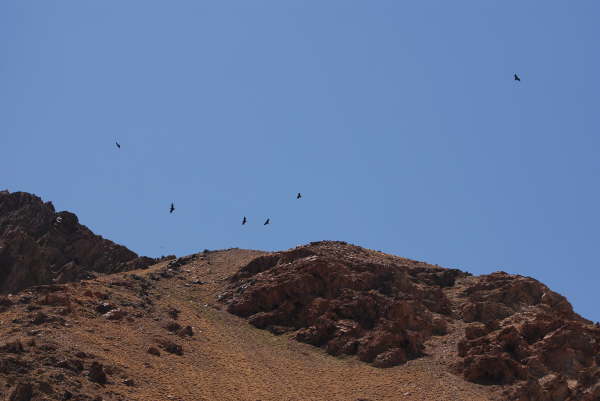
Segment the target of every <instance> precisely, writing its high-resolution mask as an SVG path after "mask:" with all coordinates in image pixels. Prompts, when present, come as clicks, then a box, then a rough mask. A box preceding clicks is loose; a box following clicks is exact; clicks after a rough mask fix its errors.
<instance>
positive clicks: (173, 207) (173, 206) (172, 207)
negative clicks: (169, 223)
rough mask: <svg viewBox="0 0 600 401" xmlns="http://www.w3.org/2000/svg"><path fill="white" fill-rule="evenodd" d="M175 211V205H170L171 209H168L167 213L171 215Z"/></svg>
mask: <svg viewBox="0 0 600 401" xmlns="http://www.w3.org/2000/svg"><path fill="white" fill-rule="evenodd" d="M174 211H175V205H174V204H172V203H171V208H170V209H169V213H173V212H174Z"/></svg>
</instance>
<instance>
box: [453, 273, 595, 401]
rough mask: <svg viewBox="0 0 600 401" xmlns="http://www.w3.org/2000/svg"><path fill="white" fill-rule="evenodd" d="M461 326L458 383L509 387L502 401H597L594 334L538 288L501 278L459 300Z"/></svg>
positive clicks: (481, 280) (478, 284)
mask: <svg viewBox="0 0 600 401" xmlns="http://www.w3.org/2000/svg"><path fill="white" fill-rule="evenodd" d="M458 301H459V305H460V306H459V313H460V316H459V317H462V319H463V320H464V321H466V322H474V323H471V324H470V325H469V326H467V329H466V330H465V337H464V338H463V339H462V340H461V341H460V343H459V344H458V352H459V356H460V357H462V358H463V359H462V361H461V363H460V365H459V369H460V370H462V372H463V374H464V377H465V378H466V379H467V380H469V381H473V382H476V383H482V384H513V383H516V385H515V386H514V387H512V388H511V389H509V390H507V391H506V397H507V398H508V399H515V400H520V401H553V400H573V401H575V400H600V328H599V327H597V326H594V325H592V324H591V322H589V321H587V320H585V319H583V318H581V317H580V316H579V315H577V314H576V313H574V312H573V310H572V308H571V305H570V304H569V302H568V301H567V300H566V299H565V298H564V297H562V296H561V295H559V294H557V293H555V292H552V291H550V290H549V289H548V287H546V286H544V285H543V284H541V283H540V282H538V281H536V280H534V279H531V278H528V277H522V276H515V275H510V274H506V273H503V272H498V273H493V274H490V275H487V276H481V277H478V278H477V280H473V281H472V282H471V283H469V284H467V285H466V286H465V288H464V290H463V291H462V292H461V293H460V294H459V298H458Z"/></svg>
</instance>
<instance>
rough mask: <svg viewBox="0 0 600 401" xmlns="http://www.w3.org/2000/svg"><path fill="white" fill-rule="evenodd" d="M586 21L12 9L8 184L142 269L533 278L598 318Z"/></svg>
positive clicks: (498, 7)
mask: <svg viewBox="0 0 600 401" xmlns="http://www.w3.org/2000/svg"><path fill="white" fill-rule="evenodd" d="M599 18H600V2H598V1H597V0H587V1H586V0H581V1H562V0H561V1H552V0H549V1H544V2H540V1H506V0H498V1H482V0H472V1H458V2H450V1H446V0H439V1H417V0H415V1H410V2H409V1H402V2H401V1H396V0H391V1H347V0H339V1H333V0H332V1H300V0H297V1H276V0H273V1H258V0H257V1H246V0H240V1H211V2H208V1H197V0H189V1H184V0H178V1H169V2H167V1H150V0H139V1H133V0H129V1H83V0H72V1H69V0H61V1H51V0H38V1H28V0H4V1H2V2H0V149H1V157H0V188H7V189H9V190H11V191H27V192H33V193H35V194H37V195H39V196H41V197H42V198H43V199H44V200H51V201H53V203H54V205H55V206H56V208H57V209H58V210H70V211H73V212H75V213H77V215H78V216H79V218H80V220H81V222H82V223H83V224H85V225H87V226H89V227H90V228H91V229H92V230H94V231H95V232H96V233H99V234H101V235H103V236H105V237H107V238H110V239H112V240H114V241H116V242H119V243H122V244H124V245H126V246H128V247H130V248H131V249H133V250H134V251H136V252H138V253H140V254H144V255H149V256H159V255H161V254H169V253H176V254H178V255H182V254H189V253H192V252H197V251H199V250H202V249H204V248H209V249H216V248H228V247H241V248H254V249H264V250H280V249H287V248H290V247H293V246H296V245H299V244H303V243H307V242H309V241H315V240H323V239H332V240H344V241H348V242H351V243H355V244H358V245H362V246H365V247H369V248H373V249H378V250H382V251H385V252H390V253H393V254H397V255H401V256H405V257H409V258H414V259H418V260H424V261H428V262H430V263H437V264H440V265H443V266H447V267H457V268H461V269H464V270H468V271H471V272H473V273H476V274H482V273H489V272H492V271H496V270H499V269H502V270H505V271H508V272H511V273H518V274H522V275H528V276H533V277H535V278H537V279H539V280H541V281H543V282H544V283H546V284H547V285H549V286H550V287H551V288H552V289H554V290H556V291H558V292H560V293H562V294H564V295H566V296H567V297H568V298H569V300H570V301H571V302H572V303H573V304H574V306H575V309H576V311H578V312H579V313H581V314H582V315H584V316H585V317H588V318H590V319H593V320H600V311H599V310H598V309H597V305H598V286H599V284H600V272H599V267H600V266H599V265H598V249H599V247H598V241H599V232H598V231H599V228H600V212H599V209H598V206H599V205H600V189H599V180H598V178H599V173H600V159H599V157H598V155H599V150H600V149H599V148H600V139H599V134H600V131H599V128H600V113H599V99H598V93H599V90H600V78H599V75H598V71H600V51H599V50H600V49H599V38H600V24H598V20H599ZM515 72H516V73H518V74H519V75H520V76H521V78H522V81H521V82H520V83H518V82H514V81H513V80H512V75H513V73H515ZM117 140H118V141H119V142H120V143H121V145H122V148H121V149H120V150H119V149H117V148H116V146H115V144H114V143H115V141H117ZM298 191H300V192H302V193H303V195H304V198H303V199H301V200H299V201H297V200H296V199H295V194H296V192H298ZM171 202H175V206H176V208H177V209H176V211H175V213H173V214H172V215H170V214H169V213H168V208H169V205H170V203H171ZM244 215H246V216H247V217H248V219H249V224H248V225H247V226H244V227H242V226H241V225H240V222H241V219H242V217H243V216H244ZM267 217H270V218H271V221H272V225H270V226H267V227H264V226H263V225H262V222H263V221H264V220H265V219H266V218H267Z"/></svg>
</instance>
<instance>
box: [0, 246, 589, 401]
mask: <svg viewBox="0 0 600 401" xmlns="http://www.w3.org/2000/svg"><path fill="white" fill-rule="evenodd" d="M0 321H1V322H2V324H0V339H1V340H0V399H2V397H4V398H6V399H9V400H12V401H29V400H95V401H98V400H105V401H109V400H113V401H116V400H122V401H124V400H148V401H150V400H152V401H156V400H184V401H196V400H211V401H212V400H219V401H221V400H222V401H228V400H240V401H241V400H243V401H246V400H251V401H255V400H261V401H275V400H277V401H279V400H290V401H291V400H295V401H307V400H314V401H317V400H340V401H342V400H343V401H348V400H350V401H361V400H362V401H379V400H390V401H391V400H407V401H413V400H414V401H416V400H420V401H429V400H445V401H452V400H462V401H479V400H481V401H484V400H521V401H533V400H536V401H550V400H552V401H561V400H562V401H575V400H578V401H579V400H584V401H594V400H599V399H600V368H599V360H598V355H599V348H598V347H599V344H600V328H598V327H595V326H594V325H593V324H591V323H590V322H588V321H586V320H585V319H582V318H581V317H579V316H578V315H576V314H575V313H574V312H573V311H572V309H571V307H570V305H569V303H568V302H567V301H566V300H565V299H564V298H563V297H561V296H560V295H558V294H556V293H554V292H552V291H550V290H549V289H548V288H547V287H545V286H544V285H543V284H541V283H539V282H537V281H535V280H533V279H531V278H527V277H521V276H514V275H508V274H506V273H501V272H499V273H494V274H491V275H487V276H481V277H475V276H470V275H468V274H466V273H462V272H460V271H458V270H455V269H444V268H441V267H438V266H432V265H428V264H425V263H422V262H416V261H411V260H408V259H403V258H400V257H396V256H392V255H386V254H383V253H381V252H376V251H372V250H368V249H363V248H360V247H356V246H353V245H349V244H345V243H341V242H318V243H313V244H309V245H306V246H302V247H298V248H295V249H292V250H289V251H284V252H275V253H265V252H260V251H247V250H240V249H230V250H224V251H213V252H208V251H207V252H203V253H200V254H195V255H190V256H188V257H184V258H179V259H173V260H170V261H162V262H160V263H157V264H155V265H153V266H150V267H149V268H147V269H143V270H136V271H130V272H123V273H115V274H110V275H104V276H100V277H97V278H94V279H91V280H83V281H80V282H75V283H67V284H60V285H58V284H54V285H46V286H38V287H32V288H29V289H27V290H25V291H22V292H20V293H18V294H14V295H11V296H5V297H1V298H0ZM265 329H266V330H265Z"/></svg>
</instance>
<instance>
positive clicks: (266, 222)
mask: <svg viewBox="0 0 600 401" xmlns="http://www.w3.org/2000/svg"><path fill="white" fill-rule="evenodd" d="M270 222H271V219H267V221H265V224H263V226H266V225H267V224H269V223H270Z"/></svg>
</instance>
